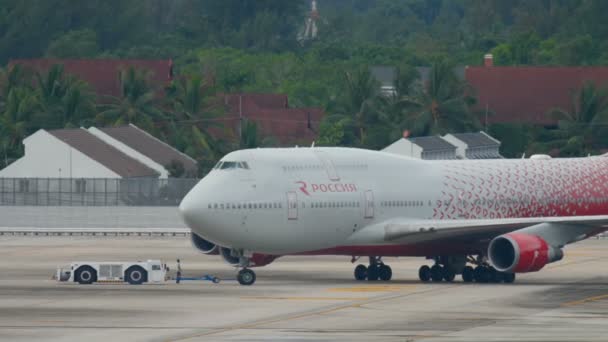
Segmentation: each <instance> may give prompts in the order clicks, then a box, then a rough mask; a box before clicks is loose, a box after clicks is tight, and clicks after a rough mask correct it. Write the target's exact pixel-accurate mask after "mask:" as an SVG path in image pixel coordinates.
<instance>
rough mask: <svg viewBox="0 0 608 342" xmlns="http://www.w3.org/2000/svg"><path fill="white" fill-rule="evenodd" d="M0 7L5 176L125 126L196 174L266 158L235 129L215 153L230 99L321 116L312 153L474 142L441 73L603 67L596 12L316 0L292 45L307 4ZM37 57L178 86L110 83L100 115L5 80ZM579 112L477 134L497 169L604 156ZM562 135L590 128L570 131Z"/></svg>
mask: <svg viewBox="0 0 608 342" xmlns="http://www.w3.org/2000/svg"><path fill="white" fill-rule="evenodd" d="M0 3H1V6H0V65H3V66H4V67H3V68H2V69H1V70H0V118H1V121H0V125H1V126H0V134H1V135H0V143H1V144H2V148H3V152H4V153H3V156H4V158H2V159H3V164H5V163H6V162H5V161H10V160H14V159H15V158H17V157H18V156H19V155H20V154H21V153H22V147H21V139H22V138H23V137H24V136H27V135H28V134H31V133H32V132H33V131H35V130H36V129H38V128H48V129H52V128H59V127H78V126H88V125H91V124H105V125H117V124H123V123H131V122H132V123H135V124H137V125H140V126H142V128H145V129H147V130H150V131H151V132H152V133H153V134H155V135H157V136H158V137H160V138H162V139H164V140H166V141H169V142H170V143H171V144H173V145H174V146H176V147H178V148H179V149H180V150H182V151H185V152H186V153H188V154H190V155H192V156H194V157H196V158H197V160H199V162H201V164H204V165H206V166H205V167H207V166H208V165H213V163H214V161H215V160H216V159H217V158H219V157H220V156H221V155H222V154H223V153H226V152H228V151H230V150H231V149H235V148H239V147H249V146H254V145H257V146H259V145H273V144H276V140H274V139H272V137H265V136H262V135H261V132H260V130H259V129H258V127H257V126H256V125H255V124H254V123H253V122H243V123H242V127H244V129H243V130H242V131H241V132H240V133H239V134H238V135H237V136H234V137H233V140H232V141H217V140H216V139H214V138H213V134H211V132H213V131H214V130H222V129H223V128H222V127H221V125H218V120H217V118H218V116H221V115H222V113H221V110H220V109H218V108H217V107H216V106H214V105H213V102H212V101H210V99H212V98H214V97H215V94H216V93H228V92H272V93H283V94H287V95H288V97H289V102H290V105H291V106H293V107H321V108H323V109H324V110H325V113H326V117H325V119H324V120H323V122H321V123H320V127H319V132H318V133H319V141H318V143H319V144H322V145H344V146H358V147H365V148H382V147H384V146H386V145H387V144H388V143H390V142H392V140H393V139H397V138H398V137H400V136H401V135H402V133H403V131H404V130H409V131H411V132H412V133H413V134H414V135H423V134H439V133H445V132H448V131H467V130H478V129H479V123H478V122H477V118H478V117H477V115H476V114H477V113H475V112H474V106H473V104H474V102H475V96H474V93H472V92H471V91H470V89H469V88H468V85H467V84H466V83H464V82H462V81H461V80H459V79H458V78H457V77H455V76H454V75H453V72H452V70H451V68H452V67H453V66H462V65H479V64H481V63H482V56H483V55H484V54H485V53H488V52H491V53H493V54H494V63H495V64H496V65H519V66H528V65H567V66H577V65H584V66H593V65H605V64H606V63H608V49H607V47H608V25H607V24H606V23H605V19H604V13H606V10H608V2H606V1H604V0H509V1H503V0H401V1H393V0H319V1H318V7H319V13H320V16H319V18H318V21H317V24H318V27H319V34H318V36H317V37H316V38H315V39H309V40H304V41H302V40H298V36H299V33H301V32H302V30H303V28H304V23H305V18H306V17H307V16H308V15H309V11H310V2H309V1H308V0H290V1H284V0H223V1H217V0H148V1H138V0H87V1H72V0H46V1H37V0H1V1H0ZM49 13H52V15H49ZM446 56H449V58H448V57H446ZM45 57H49V58H142V59H151V58H166V59H169V58H171V59H172V60H173V61H174V65H175V70H176V77H175V81H174V83H173V84H172V85H170V86H169V87H168V88H167V89H156V88H153V87H152V84H151V83H150V82H149V80H148V76H147V75H146V73H145V71H142V70H124V72H123V73H121V75H120V76H119V75H117V78H118V80H119V82H120V84H121V87H122V93H121V95H120V96H118V97H116V98H111V99H108V98H105V99H103V100H101V99H99V97H96V96H95V95H94V94H93V93H92V91H91V87H90V86H88V85H87V84H85V83H84V82H83V81H82V80H78V79H75V78H74V77H72V76H70V75H66V74H65V73H64V72H63V70H62V69H61V66H56V67H54V68H52V69H51V70H49V71H48V72H47V73H41V74H37V73H30V72H29V71H27V70H23V69H21V68H19V67H14V68H8V67H6V65H7V63H8V61H9V60H12V59H19V58H45ZM374 65H390V66H395V67H397V68H398V73H397V78H396V80H395V83H396V93H395V94H393V95H391V96H385V95H386V94H384V95H382V94H381V93H380V92H379V91H378V89H379V88H378V84H377V82H376V81H375V80H374V79H373V78H372V77H371V76H370V74H369V67H370V66H374ZM415 67H427V68H430V74H429V75H430V77H429V82H428V84H422V83H420V82H418V81H416V80H417V72H416V69H415ZM589 87H590V86H588V85H586V86H585V87H584V88H582V89H577V90H576V91H580V92H579V95H578V96H579V97H578V98H577V100H575V102H576V101H578V102H579V104H580V105H582V102H585V103H588V102H590V101H591V102H593V101H596V103H597V106H598V107H597V108H603V106H604V105H603V100H601V101H600V100H597V99H598V98H603V97H602V96H603V95H602V94H603V90H602V89H603V88H602V87H601V86H600V85H596V86H595V88H594V89H593V90H590V88H589ZM589 94H595V96H596V97H595V99H596V100H590V99H589V96H590V95H589ZM159 95H160V96H159ZM588 95H589V96H588ZM581 101H582V102H581ZM600 103H601V104H600ZM579 107H580V106H579ZM579 107H576V106H574V107H573V108H561V109H556V111H555V112H556V113H557V112H559V111H560V110H561V113H562V117H563V120H562V123H561V124H560V126H559V127H558V129H557V130H553V131H550V130H546V129H545V128H543V127H535V126H530V125H526V124H525V123H522V124H517V125H508V124H499V125H492V126H490V127H488V129H489V131H490V133H492V134H494V135H496V136H497V138H499V139H500V140H502V142H503V153H504V154H505V155H506V156H510V157H513V156H519V155H521V153H523V152H526V153H532V152H547V151H549V150H550V151H553V152H552V153H555V154H558V155H559V154H561V155H581V154H585V153H595V152H598V151H600V150H604V149H606V148H607V147H608V141H606V140H607V139H606V138H604V137H605V136H608V134H605V132H603V128H602V127H603V125H604V123H603V121H602V122H601V123H600V122H599V121H598V120H600V119H595V117H598V118H599V117H603V116H604V114H601V115H600V114H599V113H600V112H603V110H599V109H597V110H595V112H596V113H598V114H597V115H596V114H594V119H593V120H588V117H587V116H585V119H584V120H582V119H581V118H582V116H581V115H583V116H584V115H587V114H585V113H584V111H583V109H581V108H583V107H580V108H579ZM577 108H579V109H577ZM587 112H588V111H587ZM565 114H568V115H565ZM577 120H578V121H577ZM581 120H582V121H581ZM602 120H603V119H602ZM566 122H578V123H577V124H576V125H575V126H577V127H595V128H593V129H589V130H583V131H574V130H573V129H572V128H566V126H565V125H566ZM569 127H573V125H572V124H570V126H569ZM566 138H567V139H566ZM573 146H575V147H573ZM0 166H3V165H0ZM177 173H179V172H177Z"/></svg>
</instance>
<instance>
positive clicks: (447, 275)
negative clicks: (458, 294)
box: [443, 268, 456, 283]
mask: <svg viewBox="0 0 608 342" xmlns="http://www.w3.org/2000/svg"><path fill="white" fill-rule="evenodd" d="M454 278H456V273H454V272H452V271H450V270H448V269H447V268H445V269H444V270H443V280H445V281H447V282H448V283H450V282H453V281H454Z"/></svg>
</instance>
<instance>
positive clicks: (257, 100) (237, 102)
mask: <svg viewBox="0 0 608 342" xmlns="http://www.w3.org/2000/svg"><path fill="white" fill-rule="evenodd" d="M221 96H222V97H223V98H224V104H225V105H226V106H228V108H229V109H230V111H231V112H233V113H239V111H240V110H242V111H243V112H246V111H248V110H251V109H259V108H266V109H269V108H273V109H282V108H288V107H289V103H288V98H287V95H285V94H259V93H246V94H245V93H243V94H221Z"/></svg>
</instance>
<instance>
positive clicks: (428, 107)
mask: <svg viewBox="0 0 608 342" xmlns="http://www.w3.org/2000/svg"><path fill="white" fill-rule="evenodd" d="M468 93H470V91H469V86H468V85H467V84H466V83H465V82H464V81H462V80H460V79H458V77H457V76H456V75H455V74H454V66H453V64H452V63H451V62H450V61H449V60H448V59H446V58H443V57H440V58H437V59H435V61H434V62H433V65H432V67H431V72H430V77H429V81H428V85H426V84H422V85H419V86H418V87H416V89H415V90H414V92H413V93H412V94H411V95H408V96H405V97H404V98H403V102H404V103H405V105H406V106H407V107H408V111H409V115H408V118H407V125H408V127H409V128H410V130H411V131H412V133H413V134H414V135H435V134H446V133H448V132H451V131H460V132H465V131H470V130H476V129H477V128H478V127H479V126H480V124H479V122H478V120H477V118H476V116H475V115H474V114H473V113H472V112H471V109H470V105H472V104H473V101H474V99H472V98H470V97H469V96H468V95H467V94H468Z"/></svg>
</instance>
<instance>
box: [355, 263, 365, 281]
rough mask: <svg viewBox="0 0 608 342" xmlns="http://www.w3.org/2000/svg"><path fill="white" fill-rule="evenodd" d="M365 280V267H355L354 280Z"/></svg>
mask: <svg viewBox="0 0 608 342" xmlns="http://www.w3.org/2000/svg"><path fill="white" fill-rule="evenodd" d="M366 278H367V267H366V266H365V265H357V267H355V279H357V280H365V279H366Z"/></svg>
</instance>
